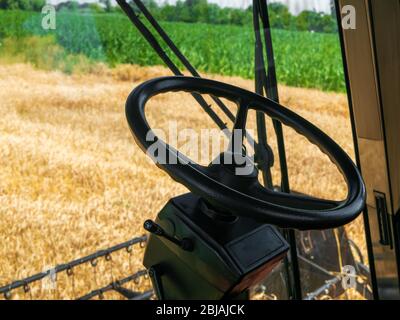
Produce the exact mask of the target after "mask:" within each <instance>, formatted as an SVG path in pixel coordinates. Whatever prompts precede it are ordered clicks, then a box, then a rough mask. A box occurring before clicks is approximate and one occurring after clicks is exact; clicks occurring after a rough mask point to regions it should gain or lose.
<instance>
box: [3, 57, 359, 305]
mask: <svg viewBox="0 0 400 320" xmlns="http://www.w3.org/2000/svg"><path fill="white" fill-rule="evenodd" d="M0 74H1V78H0V168H1V169H0V218H1V223H0V243H1V247H0V286H1V285H4V284H5V283H8V282H9V281H12V280H15V279H19V278H21V277H25V276H28V275H30V274H32V273H36V272H38V271H42V270H44V269H46V268H47V267H50V266H53V265H55V264H59V263H63V262H66V261H67V260H72V259H75V258H78V257H80V256H83V255H85V254H89V253H91V252H93V251H96V250H99V249H103V248H105V247H108V246H111V245H114V244H116V243H119V242H123V241H126V240H128V239H130V238H132V237H134V236H136V235H140V234H143V230H142V223H143V221H144V220H145V219H147V218H154V216H155V215H156V213H157V212H158V210H160V209H161V208H162V206H163V205H164V204H165V203H166V201H167V200H168V199H169V198H170V197H173V196H176V195H178V194H181V193H183V192H185V191H186V189H185V188H184V187H182V186H180V185H178V184H177V183H175V182H173V181H172V180H171V179H169V178H168V177H167V175H166V174H164V173H163V172H162V171H160V170H158V169H157V168H156V167H155V166H154V165H153V164H152V163H151V162H150V161H149V160H148V159H147V158H146V156H145V155H144V154H143V152H142V151H140V149H139V148H138V147H137V146H136V145H135V143H134V141H133V138H132V136H131V134H130V131H129V129H128V126H127V122H126V119H125V114H124V104H125V100H126V97H127V96H128V94H129V92H130V91H131V90H132V88H134V87H135V86H136V85H137V84H138V83H140V82H142V81H144V80H146V79H149V78H152V77H155V76H161V75H169V72H168V71H167V70H166V69H164V68H161V67H150V68H143V67H136V66H119V67H118V68H117V69H108V68H107V67H104V66H103V67H102V68H97V69H96V72H92V73H91V74H74V75H70V76H68V75H65V74H62V73H60V72H55V71H53V72H49V71H39V70H36V69H34V68H32V67H31V66H29V65H27V64H14V65H0ZM212 77H214V78H217V79H218V80H222V81H225V82H229V83H232V84H235V85H238V86H241V87H244V88H247V89H252V87H253V84H252V82H251V81H248V80H243V79H240V78H228V77H220V76H212ZM279 89H280V95H281V102H282V103H283V104H284V105H287V106H289V107H290V108H291V109H292V110H294V111H295V112H298V113H299V114H300V115H302V116H304V117H305V118H307V119H308V120H310V121H311V122H313V123H315V124H316V125H317V126H318V127H320V128H321V129H322V130H324V131H325V132H327V133H328V134H329V135H330V136H331V137H332V138H333V139H335V140H336V141H337V142H338V143H339V144H340V145H341V146H342V147H343V148H344V149H345V150H346V151H347V152H348V153H349V154H350V155H352V156H353V146H352V138H351V128H350V122H349V115H348V111H347V100H346V97H345V95H343V94H336V93H323V92H320V91H317V90H306V89H297V88H289V87H284V86H282V87H280V88H279ZM188 97H189V96H188V94H184V93H174V94H168V95H161V96H157V97H155V98H154V99H153V100H152V101H151V102H150V107H149V108H148V114H149V118H150V122H151V124H152V125H154V126H156V127H158V128H163V127H165V126H167V121H168V120H171V119H176V120H177V121H178V123H179V126H180V127H183V128H197V129H201V128H208V127H210V128H215V126H214V125H213V124H212V122H211V121H210V120H209V119H208V118H207V116H206V115H205V114H204V112H202V111H201V110H200V108H199V106H198V105H197V104H196V103H195V102H194V100H193V99H190V98H188ZM254 122H255V121H254V117H253V119H250V124H249V126H250V127H254ZM271 127H272V126H271V125H269V126H268V135H269V137H270V142H271V145H272V146H273V148H276V141H275V140H276V139H274V133H273V130H272V129H271ZM285 137H286V147H287V150H288V151H287V153H288V166H289V174H290V183H291V187H292V188H293V189H295V190H297V191H301V192H305V193H308V194H312V195H314V196H319V197H326V198H334V199H341V198H343V197H344V196H345V194H346V189H345V184H344V182H343V179H342V177H341V175H340V174H339V173H338V172H337V170H336V167H335V166H334V165H332V164H331V163H330V161H329V159H328V158H327V157H326V156H324V155H322V153H321V152H320V151H319V150H318V149H317V148H316V147H315V146H313V145H311V144H310V143H308V142H307V140H306V139H304V138H302V137H300V136H298V135H297V134H296V133H295V132H294V131H293V130H290V129H286V128H285ZM276 163H277V161H276ZM273 176H274V179H275V181H278V179H279V168H278V165H277V164H276V165H275V166H274V168H273ZM347 229H348V231H349V233H350V234H351V236H352V237H353V238H354V239H355V240H356V241H357V243H358V244H359V245H360V246H361V248H362V250H363V252H365V245H364V241H363V231H362V222H361V221H360V220H358V221H357V222H355V223H353V224H352V225H350V226H348V227H347ZM121 254H122V253H121ZM141 258H142V255H141V252H140V251H135V252H134V254H133V255H132V256H131V260H129V259H127V258H126V256H121V259H120V261H122V267H121V268H119V269H118V270H119V271H115V270H114V274H113V276H114V277H117V276H118V275H119V273H120V274H123V273H124V271H125V274H126V273H129V268H130V267H129V265H131V267H132V268H135V269H136V268H139V267H140V265H141ZM128 262H129V263H128ZM107 268H109V266H107V265H103V266H99V273H101V271H103V273H106V274H108V273H109V272H108V273H107V272H106V271H107V270H108V269H107ZM78 269H79V270H76V273H77V274H79V275H81V276H82V277H81V278H82V280H80V281H81V283H77V284H75V286H77V287H78V286H80V287H81V289H80V291H79V292H72V291H71V286H70V285H69V286H67V285H66V287H68V288H67V289H63V290H64V291H62V290H59V291H58V292H56V293H54V295H53V296H51V297H50V298H60V297H66V298H68V297H73V296H76V295H79V294H83V293H84V291H85V290H86V291H87V290H90V289H94V288H95V287H96V286H98V285H99V284H100V282H101V283H102V284H107V283H109V280H110V279H108V278H107V277H108V276H106V277H105V278H106V279H93V277H94V275H93V270H92V269H91V268H90V266H83V267H80V268H78ZM117 272H119V273H118V274H117ZM63 281H64V282H65V283H64V284H68V283H66V281H70V279H66V278H63V277H62V276H60V283H61V284H62V283H63ZM84 282H86V284H84ZM60 286H61V285H60ZM32 295H33V298H43V297H45V296H44V295H42V293H41V292H40V290H39V289H37V290H36V291H33V293H32ZM24 297H25V296H24V295H23V294H22V293H21V294H20V295H18V296H17V298H24ZM25 298H26V297H25Z"/></svg>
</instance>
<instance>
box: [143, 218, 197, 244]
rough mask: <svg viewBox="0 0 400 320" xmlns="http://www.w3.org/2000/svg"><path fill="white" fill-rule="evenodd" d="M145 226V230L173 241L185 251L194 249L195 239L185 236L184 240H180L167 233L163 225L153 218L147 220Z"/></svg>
mask: <svg viewBox="0 0 400 320" xmlns="http://www.w3.org/2000/svg"><path fill="white" fill-rule="evenodd" d="M143 227H144V229H145V230H147V231H148V232H150V233H153V234H155V235H156V236H159V237H163V238H164V239H167V240H169V241H171V242H172V243H174V244H176V245H177V246H178V247H180V248H182V249H183V250H185V251H193V241H192V240H190V239H188V238H183V239H182V240H179V239H177V238H175V237H173V236H171V235H169V234H167V233H166V232H165V231H164V229H163V228H161V226H159V225H158V224H157V223H155V222H154V221H152V220H146V221H145V223H144V224H143Z"/></svg>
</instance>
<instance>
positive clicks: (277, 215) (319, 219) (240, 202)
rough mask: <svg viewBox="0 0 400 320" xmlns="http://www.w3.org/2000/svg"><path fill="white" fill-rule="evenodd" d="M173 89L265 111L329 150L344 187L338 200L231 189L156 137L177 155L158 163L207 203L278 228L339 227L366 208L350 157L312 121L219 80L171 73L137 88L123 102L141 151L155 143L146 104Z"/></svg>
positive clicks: (256, 188)
mask: <svg viewBox="0 0 400 320" xmlns="http://www.w3.org/2000/svg"><path fill="white" fill-rule="evenodd" d="M171 91H172V92H176V91H184V92H196V93H199V94H211V95H214V96H218V97H223V98H226V99H228V100H231V101H234V102H236V103H238V104H239V105H240V106H242V105H245V104H247V106H246V110H247V111H248V110H250V109H253V110H256V111H262V112H264V113H266V114H267V115H268V116H269V117H271V118H274V119H276V120H278V121H280V122H282V123H283V124H285V125H287V126H289V127H291V128H293V129H294V130H295V131H297V132H298V133H299V134H301V135H303V136H305V137H306V138H307V139H308V140H309V141H310V142H311V143H313V144H315V145H317V146H318V147H319V148H320V149H321V151H322V152H323V153H325V154H327V155H328V156H329V158H330V159H331V161H332V162H333V163H334V164H336V166H337V167H338V169H339V170H340V171H341V172H342V174H343V176H344V178H345V180H346V183H347V187H348V195H347V198H346V200H344V201H341V202H335V201H330V200H323V199H316V198H311V197H308V196H300V195H294V194H285V193H281V192H272V191H269V190H266V189H264V188H262V187H260V186H261V185H256V182H255V181H254V180H252V181H251V182H250V180H247V181H244V180H242V181H243V185H246V183H247V184H249V186H248V187H246V188H245V189H243V190H240V188H232V187H231V186H228V185H226V184H224V183H222V182H221V181H218V180H217V179H216V178H215V177H212V176H210V174H209V172H208V171H206V169H205V168H204V167H202V166H200V165H198V164H194V163H192V162H191V161H190V160H189V159H187V158H186V157H185V156H184V155H183V154H181V153H179V152H178V151H177V150H175V149H174V148H172V147H171V146H169V145H167V144H166V143H165V142H163V141H161V140H160V139H158V138H156V141H157V142H158V143H159V146H160V147H161V148H165V152H166V153H167V154H169V155H171V154H172V155H176V157H177V161H175V162H173V163H176V164H168V163H166V164H157V166H158V167H160V168H161V169H162V170H164V171H166V172H167V173H168V174H169V175H170V176H171V178H173V179H174V180H175V181H177V182H179V183H182V184H183V185H185V186H186V187H187V188H188V189H189V190H191V191H192V192H194V193H196V194H198V195H199V196H201V197H203V198H204V199H206V200H207V201H208V202H210V203H211V204H213V205H215V206H217V207H220V208H224V209H225V210H227V211H229V212H231V213H233V214H237V215H244V216H249V217H252V218H254V219H257V220H259V221H262V222H265V223H270V224H274V225H277V226H279V227H282V228H295V229H300V230H304V229H327V228H335V227H339V226H342V225H344V224H347V223H349V222H350V221H352V220H354V219H355V218H356V217H357V216H358V215H359V214H360V212H361V211H362V210H363V209H364V206H365V186H364V183H363V180H362V177H361V175H360V173H359V171H358V169H357V168H356V166H355V165H354V163H353V161H352V160H351V159H350V157H349V156H348V155H347V154H346V153H345V152H344V151H343V150H342V149H341V148H340V147H339V146H338V145H337V144H336V142H334V141H333V140H332V139H331V138H330V137H328V136H327V135H326V134H325V133H324V132H322V131H321V130H320V129H318V128H317V127H315V126H314V125H313V124H311V123H310V122H308V121H307V120H305V119H304V118H302V117H300V116H299V115H297V114H296V113H294V112H292V111H290V110H289V109H287V108H285V107H283V106H281V105H279V104H278V103H276V102H274V101H272V100H270V99H267V98H265V97H262V96H260V95H258V94H255V93H253V92H250V91H247V90H245V89H242V88H239V87H235V86H232V85H229V84H225V83H221V82H218V81H214V80H209V79H204V78H192V77H184V76H173V77H162V78H156V79H153V80H150V81H147V82H145V83H143V84H141V85H139V86H138V87H137V88H135V89H134V90H133V91H132V93H131V94H130V95H129V97H128V100H127V103H126V116H127V120H128V124H129V126H130V129H131V131H132V134H133V136H134V138H135V140H136V142H137V143H138V144H139V146H140V147H141V148H142V150H143V151H145V152H146V151H147V150H148V148H149V147H150V146H151V145H152V143H153V142H152V141H148V139H146V137H148V134H149V133H152V132H153V131H152V130H151V128H150V126H149V124H148V122H147V119H146V116H145V106H146V103H147V101H148V100H149V99H150V98H151V97H153V96H155V95H158V94H161V93H166V92H171ZM243 108H244V107H243ZM247 111H246V112H247ZM152 134H153V135H154V136H155V137H156V135H155V134H154V133H152ZM238 179H246V177H241V178H238ZM288 204H290V205H288Z"/></svg>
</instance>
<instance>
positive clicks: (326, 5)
mask: <svg viewBox="0 0 400 320" xmlns="http://www.w3.org/2000/svg"><path fill="white" fill-rule="evenodd" d="M64 1H65V0H48V1H47V2H48V3H51V4H57V3H60V2H64ZM156 1H157V2H158V3H164V2H168V3H175V2H176V0H156ZM78 2H81V3H83V2H86V3H89V2H98V0H78ZM208 2H210V3H217V4H218V5H220V6H221V7H235V8H247V7H248V6H249V5H250V4H251V2H252V0H208ZM269 2H281V3H284V4H286V5H287V6H288V8H289V10H290V12H291V13H293V14H298V13H299V12H301V11H303V10H315V11H318V12H325V13H330V0H269Z"/></svg>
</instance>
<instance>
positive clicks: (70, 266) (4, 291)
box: [0, 235, 147, 294]
mask: <svg viewBox="0 0 400 320" xmlns="http://www.w3.org/2000/svg"><path fill="white" fill-rule="evenodd" d="M146 241H147V236H146V235H144V236H141V237H137V238H133V239H131V240H129V241H127V242H124V243H121V244H118V245H116V246H113V247H111V248H108V249H106V250H100V251H97V252H96V253H93V254H91V255H88V256H86V257H83V258H80V259H76V260H74V261H71V262H69V263H65V264H60V265H58V266H56V267H54V269H49V270H47V271H44V272H40V273H37V274H35V275H33V276H30V277H28V278H25V279H22V280H17V281H14V282H12V283H10V284H8V285H5V286H2V287H0V294H7V293H8V292H11V291H12V290H15V289H18V288H22V287H24V286H28V285H29V284H30V283H33V282H36V281H40V280H42V279H44V278H46V277H48V276H50V275H54V274H57V273H60V272H64V271H66V272H68V270H72V269H73V268H74V267H77V266H79V265H82V264H85V263H89V262H92V261H94V260H96V259H98V258H102V257H105V256H108V255H110V254H111V253H113V252H116V251H120V250H122V249H126V248H129V247H131V246H133V245H136V244H141V243H144V242H146Z"/></svg>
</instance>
